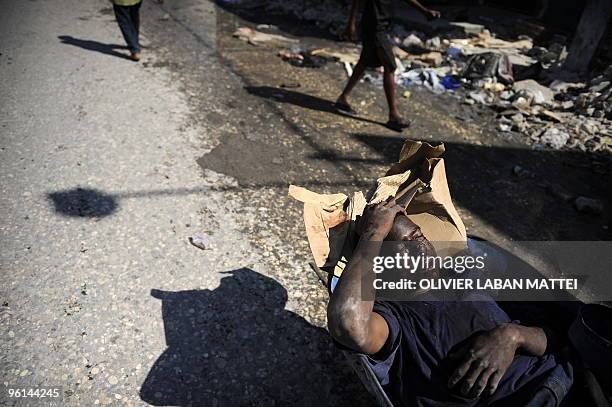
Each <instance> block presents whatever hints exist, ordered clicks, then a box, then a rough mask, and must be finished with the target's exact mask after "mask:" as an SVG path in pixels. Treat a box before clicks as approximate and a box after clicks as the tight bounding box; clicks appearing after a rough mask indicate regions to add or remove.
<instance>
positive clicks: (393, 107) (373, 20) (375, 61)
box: [335, 0, 440, 131]
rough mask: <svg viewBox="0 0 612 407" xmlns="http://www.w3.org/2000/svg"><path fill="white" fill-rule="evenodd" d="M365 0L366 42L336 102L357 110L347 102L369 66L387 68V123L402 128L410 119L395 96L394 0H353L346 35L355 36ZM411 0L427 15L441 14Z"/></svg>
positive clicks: (363, 27) (339, 106)
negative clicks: (398, 106) (404, 118)
mask: <svg viewBox="0 0 612 407" xmlns="http://www.w3.org/2000/svg"><path fill="white" fill-rule="evenodd" d="M364 1H365V4H364V7H363V13H362V16H361V37H362V38H361V39H362V42H363V48H362V50H361V56H360V57H359V62H358V63H357V65H355V68H354V70H353V74H352V75H351V77H350V79H349V81H348V83H347V84H346V87H345V88H344V91H343V92H342V94H341V95H340V97H339V98H338V100H337V101H336V103H335V106H336V109H338V110H341V111H345V112H349V113H354V111H353V109H352V108H351V106H350V105H349V103H348V95H349V93H350V92H351V91H352V90H353V88H354V87H355V85H356V84H357V82H359V79H361V77H362V75H363V73H364V71H365V69H366V68H378V67H380V66H382V67H383V69H384V73H383V85H384V88H385V96H386V97H387V104H388V105H389V121H388V122H387V127H388V128H390V129H392V130H395V131H402V130H403V129H404V128H406V127H408V126H409V124H410V123H409V122H408V121H403V120H402V118H401V116H400V114H399V110H398V108H397V102H396V100H395V70H396V69H397V65H396V63H395V56H394V54H393V45H392V43H391V39H390V38H389V31H390V30H391V18H392V16H393V12H392V5H391V0H353V1H352V6H351V15H350V18H349V22H348V27H347V30H346V36H347V37H348V39H349V40H351V41H353V40H355V37H356V33H357V24H356V23H357V13H358V10H359V8H360V6H361V4H362V3H363V2H364ZM408 3H409V4H411V5H412V6H413V7H415V8H416V9H417V10H419V11H420V12H422V13H423V14H425V16H426V17H427V18H428V19H431V18H438V17H440V12H439V11H436V10H431V9H428V8H426V7H424V6H423V5H422V4H421V3H419V1H418V0H408Z"/></svg>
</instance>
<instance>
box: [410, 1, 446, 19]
mask: <svg viewBox="0 0 612 407" xmlns="http://www.w3.org/2000/svg"><path fill="white" fill-rule="evenodd" d="M408 3H410V4H411V5H412V6H413V7H414V8H416V9H417V10H419V11H420V12H421V13H423V14H425V15H426V16H427V18H439V17H440V12H439V11H437V10H432V9H429V8H427V7H425V6H424V5H422V4H421V3H420V2H419V1H418V0H408Z"/></svg>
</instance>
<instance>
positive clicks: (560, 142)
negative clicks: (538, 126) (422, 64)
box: [540, 127, 570, 149]
mask: <svg viewBox="0 0 612 407" xmlns="http://www.w3.org/2000/svg"><path fill="white" fill-rule="evenodd" d="M569 138H570V136H569V134H567V133H566V132H564V131H561V130H559V129H557V128H555V127H551V128H549V129H547V130H546V131H545V132H544V133H543V134H542V136H541V137H540V141H541V142H542V143H544V144H547V145H549V146H551V147H552V148H556V149H559V148H562V147H563V146H565V145H566V144H567V142H568V141H569Z"/></svg>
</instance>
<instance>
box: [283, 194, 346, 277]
mask: <svg viewBox="0 0 612 407" xmlns="http://www.w3.org/2000/svg"><path fill="white" fill-rule="evenodd" d="M289 196H291V197H292V198H294V199H296V200H298V201H300V202H303V203H304V225H305V226H306V235H307V236H308V243H309V245H310V250H311V251H312V255H313V257H314V260H315V263H316V265H317V266H318V267H333V266H335V264H336V263H337V262H338V260H339V259H340V256H341V254H342V247H343V246H344V241H345V240H346V235H347V233H348V229H349V223H350V222H348V221H349V220H350V216H349V214H348V213H347V211H345V209H344V208H345V204H347V200H348V197H347V196H346V195H344V194H317V193H316V192H312V191H309V190H307V189H306V188H302V187H297V186H295V185H290V186H289Z"/></svg>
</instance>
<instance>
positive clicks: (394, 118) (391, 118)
mask: <svg viewBox="0 0 612 407" xmlns="http://www.w3.org/2000/svg"><path fill="white" fill-rule="evenodd" d="M401 120H402V116H401V115H400V114H399V113H398V112H394V113H389V121H401Z"/></svg>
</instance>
